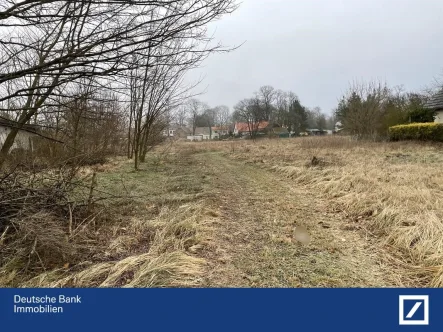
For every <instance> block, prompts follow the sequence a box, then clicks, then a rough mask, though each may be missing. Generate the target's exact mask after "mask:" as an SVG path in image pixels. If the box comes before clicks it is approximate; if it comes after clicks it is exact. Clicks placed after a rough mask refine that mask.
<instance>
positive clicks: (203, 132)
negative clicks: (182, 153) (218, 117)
mask: <svg viewBox="0 0 443 332" xmlns="http://www.w3.org/2000/svg"><path fill="white" fill-rule="evenodd" d="M194 136H201V137H202V140H210V139H218V138H219V137H220V135H219V134H218V133H216V132H214V131H212V128H211V129H209V127H197V128H195V135H194Z"/></svg>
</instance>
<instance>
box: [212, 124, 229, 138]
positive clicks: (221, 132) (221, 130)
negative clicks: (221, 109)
mask: <svg viewBox="0 0 443 332" xmlns="http://www.w3.org/2000/svg"><path fill="white" fill-rule="evenodd" d="M211 129H212V132H214V133H216V134H218V135H219V136H226V135H229V127H228V126H221V127H212V128H211Z"/></svg>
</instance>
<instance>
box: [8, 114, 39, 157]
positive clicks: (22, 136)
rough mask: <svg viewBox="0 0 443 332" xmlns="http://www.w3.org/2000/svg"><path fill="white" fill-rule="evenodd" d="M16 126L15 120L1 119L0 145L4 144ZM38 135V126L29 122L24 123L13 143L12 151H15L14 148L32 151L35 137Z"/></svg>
mask: <svg viewBox="0 0 443 332" xmlns="http://www.w3.org/2000/svg"><path fill="white" fill-rule="evenodd" d="M16 126H17V122H15V121H12V120H7V119H0V146H3V143H4V142H5V140H6V137H7V136H8V135H9V133H10V132H11V130H12V128H14V127H16ZM37 136H38V135H37V126H33V125H28V124H26V125H24V126H23V128H22V129H20V130H19V132H18V133H17V136H16V137H15V140H14V144H13V145H12V147H11V150H10V151H13V150H14V149H24V150H31V151H32V150H33V148H34V144H33V139H34V138H35V137H37Z"/></svg>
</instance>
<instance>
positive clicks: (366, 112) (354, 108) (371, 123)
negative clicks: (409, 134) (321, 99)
mask: <svg viewBox="0 0 443 332" xmlns="http://www.w3.org/2000/svg"><path fill="white" fill-rule="evenodd" d="M429 96H430V93H426V92H425V93H417V92H407V91H405V90H404V89H403V88H401V87H394V88H392V87H389V86H388V85H387V84H386V83H382V82H376V81H372V82H371V81H370V82H354V83H352V84H351V85H350V87H349V89H348V91H347V92H346V93H345V95H344V96H342V98H341V99H340V101H339V103H338V106H337V108H336V109H335V112H334V113H335V116H336V118H337V120H338V121H339V122H340V124H341V127H342V129H343V130H344V132H346V133H347V134H351V135H354V136H356V137H358V138H371V139H379V138H386V137H387V136H388V129H389V127H391V126H394V125H398V124H405V123H414V122H433V121H434V116H435V112H433V111H432V110H429V109H427V108H426V107H425V105H426V102H427V100H428V99H429Z"/></svg>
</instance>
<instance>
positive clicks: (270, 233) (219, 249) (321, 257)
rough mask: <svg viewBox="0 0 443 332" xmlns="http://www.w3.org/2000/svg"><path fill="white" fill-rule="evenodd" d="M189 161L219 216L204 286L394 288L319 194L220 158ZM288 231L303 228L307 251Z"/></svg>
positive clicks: (359, 236) (367, 247)
mask: <svg viewBox="0 0 443 332" xmlns="http://www.w3.org/2000/svg"><path fill="white" fill-rule="evenodd" d="M194 157H195V158H196V159H197V162H198V163H199V164H200V165H204V166H203V170H202V172H203V173H204V174H202V176H203V177H206V179H207V183H210V189H209V190H211V191H212V192H213V193H214V195H213V197H214V198H213V201H212V202H211V204H213V207H214V209H216V210H218V211H219V212H220V217H219V222H217V223H216V224H215V225H214V230H213V232H214V234H213V237H214V241H215V244H216V249H215V250H214V252H213V253H212V254H210V255H211V257H208V258H209V261H210V262H211V267H210V273H209V275H208V278H207V280H206V285H207V286H211V287H218V286H224V287H245V286H246V287H250V286H253V287H371V286H374V287H381V286H395V282H393V281H392V280H393V279H392V274H391V273H389V272H390V271H389V269H388V267H386V266H383V264H382V260H381V259H380V258H379V257H378V256H377V252H376V250H374V247H373V246H372V245H371V242H370V240H369V238H365V237H364V234H363V233H362V231H357V230H352V229H351V230H349V225H348V223H347V222H346V221H345V220H343V219H341V218H340V216H339V215H337V214H334V213H332V212H330V211H328V201H327V200H326V199H324V198H321V197H320V195H318V194H316V193H311V192H308V191H306V189H302V188H297V187H296V186H295V184H293V183H291V182H290V180H286V179H282V178H279V177H278V175H277V174H274V173H272V172H270V171H267V170H265V169H261V168H259V167H256V166H252V165H245V164H244V163H242V162H237V161H235V160H231V159H229V158H226V157H224V156H223V155H222V154H220V153H203V154H197V155H195V156H194ZM296 225H304V226H305V227H306V228H307V229H308V231H309V233H310V234H311V243H310V244H309V245H301V244H299V243H297V242H296V241H295V240H294V239H293V230H294V227H295V226H296Z"/></svg>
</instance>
